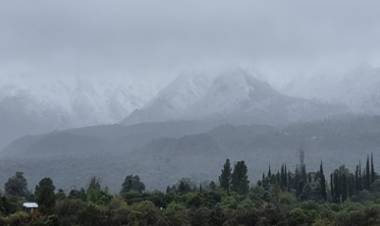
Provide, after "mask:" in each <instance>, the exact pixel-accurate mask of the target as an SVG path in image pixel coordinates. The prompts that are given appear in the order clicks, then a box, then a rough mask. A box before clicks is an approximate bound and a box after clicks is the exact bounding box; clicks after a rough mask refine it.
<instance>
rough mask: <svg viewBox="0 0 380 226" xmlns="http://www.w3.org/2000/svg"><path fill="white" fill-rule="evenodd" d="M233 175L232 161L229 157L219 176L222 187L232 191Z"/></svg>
mask: <svg viewBox="0 0 380 226" xmlns="http://www.w3.org/2000/svg"><path fill="white" fill-rule="evenodd" d="M231 176H232V169H231V163H230V160H229V159H227V160H226V162H225V163H224V166H223V169H222V173H221V175H220V176H219V183H220V187H222V188H223V189H224V190H225V191H227V192H230V186H231Z"/></svg>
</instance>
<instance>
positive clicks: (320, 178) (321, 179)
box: [319, 161, 327, 201]
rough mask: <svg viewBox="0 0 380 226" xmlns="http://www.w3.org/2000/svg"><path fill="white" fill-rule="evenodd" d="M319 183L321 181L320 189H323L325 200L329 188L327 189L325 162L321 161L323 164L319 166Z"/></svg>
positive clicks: (322, 193)
mask: <svg viewBox="0 0 380 226" xmlns="http://www.w3.org/2000/svg"><path fill="white" fill-rule="evenodd" d="M319 183H320V189H321V196H322V198H323V200H325V201H326V200H327V190H326V178H325V174H324V172H323V163H322V161H321V165H320V167H319Z"/></svg>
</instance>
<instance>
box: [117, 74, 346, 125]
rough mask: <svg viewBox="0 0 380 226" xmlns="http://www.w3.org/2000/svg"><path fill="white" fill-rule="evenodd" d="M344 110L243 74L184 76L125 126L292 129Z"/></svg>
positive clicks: (163, 91)
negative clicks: (198, 123)
mask: <svg viewBox="0 0 380 226" xmlns="http://www.w3.org/2000/svg"><path fill="white" fill-rule="evenodd" d="M344 111H345V110H344V109H343V108H342V107H340V106H335V105H332V104H324V103H320V102H318V101H310V100H306V99H302V98H295V97H290V96H286V95H283V94H281V93H279V92H277V91H276V90H275V89H273V88H272V87H271V86H270V85H269V84H268V83H266V82H264V81H261V80H258V79H256V78H255V77H254V76H252V75H250V74H248V73H247V72H245V71H243V70H233V71H229V72H225V73H221V74H218V75H216V76H211V77H206V76H202V75H196V76H181V77H179V78H177V79H176V80H175V81H174V82H173V83H171V84H169V86H168V87H167V88H165V89H163V90H162V91H161V92H159V93H158V95H157V96H156V97H155V98H153V100H151V101H150V102H149V103H147V104H146V105H145V106H144V107H143V108H142V109H140V110H137V111H135V112H133V113H132V114H131V115H130V116H129V117H127V118H126V119H125V120H124V121H123V123H124V124H126V125H128V124H134V123H139V122H151V121H168V120H214V121H215V120H216V121H221V122H223V123H236V124H250V123H257V124H287V123H289V122H295V121H305V120H306V121H307V120H313V119H319V118H323V117H326V116H328V115H332V114H338V113H342V112H344Z"/></svg>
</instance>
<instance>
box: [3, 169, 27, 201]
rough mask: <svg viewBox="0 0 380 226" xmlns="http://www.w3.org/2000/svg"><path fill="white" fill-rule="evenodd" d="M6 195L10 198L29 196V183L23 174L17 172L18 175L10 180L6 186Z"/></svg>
mask: <svg viewBox="0 0 380 226" xmlns="http://www.w3.org/2000/svg"><path fill="white" fill-rule="evenodd" d="M4 190H5V194H6V195H8V196H16V197H26V196H28V195H29V191H28V183H27V181H26V179H25V177H24V173H23V172H16V174H15V175H14V176H13V177H11V178H9V179H8V181H7V182H6V183H5V186H4Z"/></svg>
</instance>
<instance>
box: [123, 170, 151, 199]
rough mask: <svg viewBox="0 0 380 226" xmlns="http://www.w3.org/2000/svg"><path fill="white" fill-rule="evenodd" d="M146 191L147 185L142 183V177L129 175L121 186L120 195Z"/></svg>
mask: <svg viewBox="0 0 380 226" xmlns="http://www.w3.org/2000/svg"><path fill="white" fill-rule="evenodd" d="M144 190H145V184H144V183H143V182H141V181H140V177H139V176H138V175H129V176H127V177H126V178H125V180H124V182H123V184H122V186H121V191H120V194H121V195H124V194H126V193H128V192H137V193H142V192H143V191H144Z"/></svg>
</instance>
